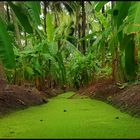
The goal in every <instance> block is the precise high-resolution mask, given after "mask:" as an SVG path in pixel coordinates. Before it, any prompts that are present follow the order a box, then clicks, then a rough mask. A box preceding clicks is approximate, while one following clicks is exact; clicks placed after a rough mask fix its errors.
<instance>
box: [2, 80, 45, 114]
mask: <svg viewBox="0 0 140 140" xmlns="http://www.w3.org/2000/svg"><path fill="white" fill-rule="evenodd" d="M46 102H47V98H46V96H45V94H43V93H40V92H39V91H38V90H37V89H36V88H31V87H25V86H17V85H8V84H7V83H6V82H5V81H3V80H0V115H3V114H7V113H9V112H12V111H14V110H18V109H25V108H27V107H29V106H33V105H40V104H43V103H46Z"/></svg>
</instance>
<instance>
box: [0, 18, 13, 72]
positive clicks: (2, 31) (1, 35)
mask: <svg viewBox="0 0 140 140" xmlns="http://www.w3.org/2000/svg"><path fill="white" fill-rule="evenodd" d="M12 47H13V46H12V42H11V39H10V36H9V34H8V33H7V30H6V27H5V23H4V22H3V21H2V19H1V17H0V59H1V60H2V62H3V65H4V66H5V67H6V68H9V69H10V68H14V67H15V55H14V51H13V48H12Z"/></svg>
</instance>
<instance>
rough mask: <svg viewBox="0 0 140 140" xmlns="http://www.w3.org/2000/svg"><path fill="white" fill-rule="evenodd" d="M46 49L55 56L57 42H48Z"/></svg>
mask: <svg viewBox="0 0 140 140" xmlns="http://www.w3.org/2000/svg"><path fill="white" fill-rule="evenodd" d="M48 45H49V46H48V47H49V52H50V53H51V54H52V55H55V54H57V52H58V46H57V42H53V41H52V42H49V43H48Z"/></svg>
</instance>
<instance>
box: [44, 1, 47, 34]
mask: <svg viewBox="0 0 140 140" xmlns="http://www.w3.org/2000/svg"><path fill="white" fill-rule="evenodd" d="M43 3H44V9H43V13H44V31H45V33H46V14H47V9H46V8H47V2H46V1H43Z"/></svg>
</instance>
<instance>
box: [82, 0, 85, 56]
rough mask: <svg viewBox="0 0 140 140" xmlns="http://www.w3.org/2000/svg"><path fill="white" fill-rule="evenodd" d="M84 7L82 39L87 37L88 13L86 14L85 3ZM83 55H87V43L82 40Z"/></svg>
mask: <svg viewBox="0 0 140 140" xmlns="http://www.w3.org/2000/svg"><path fill="white" fill-rule="evenodd" d="M81 6H82V38H83V37H85V31H86V12H85V4H84V1H82V2H81ZM82 53H83V54H84V55H85V53H86V42H85V40H82Z"/></svg>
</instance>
